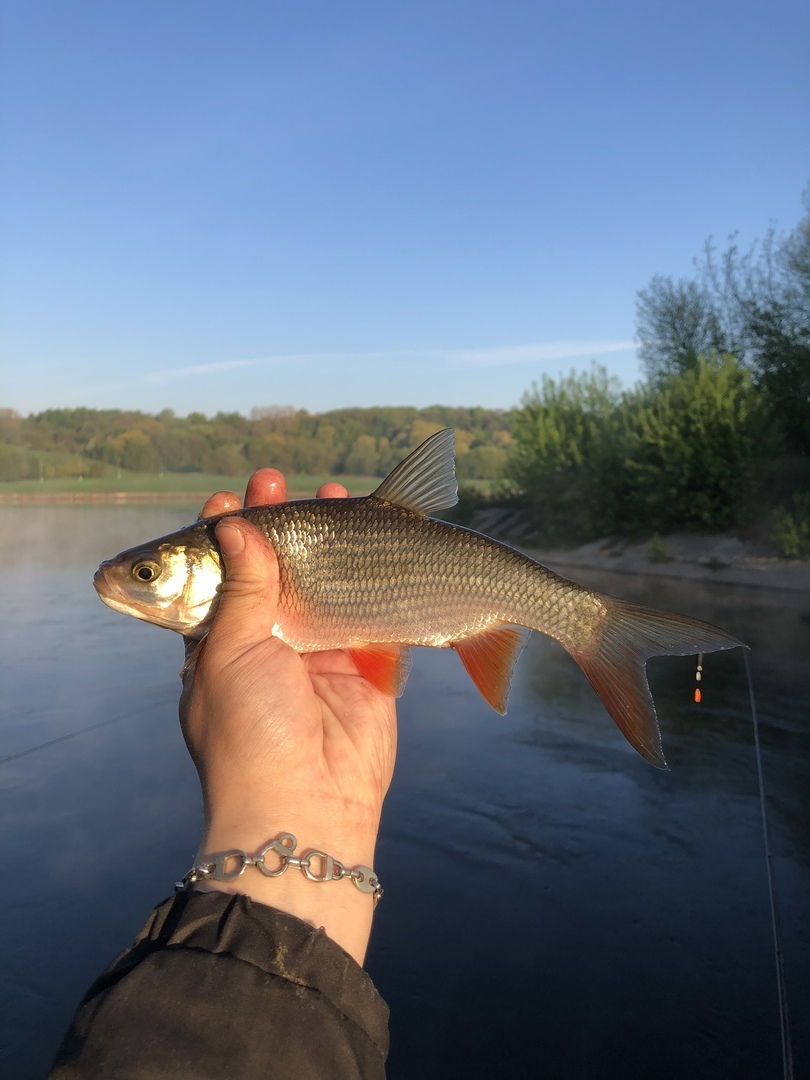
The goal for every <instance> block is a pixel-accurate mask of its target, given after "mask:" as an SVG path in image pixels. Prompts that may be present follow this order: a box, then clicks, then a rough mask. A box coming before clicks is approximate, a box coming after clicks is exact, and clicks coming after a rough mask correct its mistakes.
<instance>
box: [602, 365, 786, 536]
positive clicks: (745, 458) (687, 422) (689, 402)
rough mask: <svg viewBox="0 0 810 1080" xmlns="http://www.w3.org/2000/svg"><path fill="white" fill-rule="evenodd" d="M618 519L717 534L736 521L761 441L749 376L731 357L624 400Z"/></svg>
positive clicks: (762, 423)
mask: <svg viewBox="0 0 810 1080" xmlns="http://www.w3.org/2000/svg"><path fill="white" fill-rule="evenodd" d="M623 413H624V431H623V440H622V441H623V458H624V460H623V468H624V470H625V475H624V476H623V485H624V490H625V492H626V495H625V499H624V502H623V507H622V513H621V517H622V518H623V522H622V523H623V524H624V525H625V526H629V527H642V526H645V525H646V526H647V527H652V528H655V529H668V528H677V527H684V526H685V527H687V528H719V529H725V528H728V527H729V526H731V525H732V524H734V522H735V521H736V520H737V517H738V512H739V509H740V504H741V501H742V498H743V496H744V494H745V493H746V492H747V491H748V490H749V489H750V486H751V480H752V476H753V473H754V471H755V468H756V464H757V462H758V460H759V459H760V458H761V456H762V452H763V446H764V445H765V442H766V438H765V436H766V431H767V419H766V418H765V416H764V415H763V412H762V409H761V405H760V401H759V398H758V395H757V393H756V390H755V389H754V388H753V386H752V383H751V377H750V374H749V373H748V372H747V371H744V370H743V369H742V368H741V367H740V366H739V364H737V362H736V361H735V360H734V358H733V357H731V356H725V357H722V358H718V357H714V358H712V359H706V358H704V357H699V358H698V361H697V366H696V367H695V368H693V369H691V370H687V371H685V372H684V373H683V374H680V375H670V376H669V377H668V378H667V379H666V380H664V382H663V383H662V384H661V387H660V389H659V390H658V392H656V393H650V391H649V389H642V390H640V391H638V392H636V393H635V394H634V395H632V396H629V397H628V398H627V399H626V402H625V406H624V410H623Z"/></svg>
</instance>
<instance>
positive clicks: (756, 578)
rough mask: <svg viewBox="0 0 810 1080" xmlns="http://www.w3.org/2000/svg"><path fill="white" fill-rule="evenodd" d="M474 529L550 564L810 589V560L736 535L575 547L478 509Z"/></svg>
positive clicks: (616, 540) (562, 568)
mask: <svg viewBox="0 0 810 1080" xmlns="http://www.w3.org/2000/svg"><path fill="white" fill-rule="evenodd" d="M470 528H472V529H475V530H477V531H478V532H483V533H487V534H488V535H489V536H495V537H499V538H502V539H503V540H504V541H506V542H507V543H511V544H514V545H515V546H516V547H519V548H520V549H521V550H522V551H525V552H526V553H527V554H528V555H530V556H531V557H532V558H533V559H537V560H538V561H539V562H541V563H543V564H544V565H545V566H548V567H550V568H551V569H552V570H556V571H557V572H558V573H561V574H566V572H567V571H569V570H577V569H583V568H585V569H589V570H607V571H611V572H612V573H620V574H646V575H652V576H656V577H667V578H677V579H681V580H691V581H709V582H713V583H717V584H724V585H748V586H753V587H756V588H765V589H789V590H792V591H799V592H810V562H805V561H802V560H799V559H780V558H779V557H778V556H777V555H776V554H775V551H774V549H773V548H772V547H770V546H769V545H763V544H757V543H755V542H753V541H749V540H743V539H741V538H740V537H739V536H737V535H736V534H735V533H706V534H700V533H687V532H683V533H672V534H669V535H667V536H663V537H661V538H660V539H657V540H656V541H655V542H653V544H652V545H651V542H650V541H649V540H646V541H644V542H642V543H637V542H628V541H626V540H623V539H622V538H620V537H603V538H601V539H599V540H593V541H591V542H590V543H588V544H582V545H581V546H580V547H576V548H548V547H541V546H538V544H537V541H536V539H533V538H532V536H531V532H530V529H529V528H528V527H527V526H526V524H525V522H522V521H521V519H520V517H519V516H518V515H516V514H515V513H514V511H504V510H502V509H498V508H491V509H487V510H482V511H479V512H478V513H477V514H475V515H474V517H473V519H472V521H471V522H470Z"/></svg>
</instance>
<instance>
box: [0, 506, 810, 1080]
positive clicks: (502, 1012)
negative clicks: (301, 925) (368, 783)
mask: <svg viewBox="0 0 810 1080" xmlns="http://www.w3.org/2000/svg"><path fill="white" fill-rule="evenodd" d="M192 514H193V508H192V507H183V508H171V509H169V508H148V509H146V508H142V507H141V508H137V509H134V508H120V509H118V508H117V509H108V508H89V507H88V508H77V509H72V508H71V509H66V508H37V509H33V508H9V509H3V510H2V512H0V551H2V566H3V586H4V587H3V592H4V598H5V604H6V611H5V614H6V618H5V620H4V627H3V631H2V633H3V645H2V657H3V668H4V675H3V682H2V689H1V690H0V694H1V695H2V697H1V698H0V708H1V709H2V712H1V714H0V723H1V725H2V726H1V727H0V739H1V740H2V741H1V742H0V757H3V758H8V757H9V756H10V755H19V754H22V755H23V756H17V757H12V758H11V759H10V760H7V761H5V763H4V764H3V765H2V766H0V800H1V801H0V823H2V830H3V834H4V837H5V843H4V851H5V861H4V865H5V867H6V872H7V873H8V872H9V870H11V869H12V868H13V869H14V877H13V881H12V880H10V879H8V878H7V880H6V887H5V888H4V890H3V897H2V904H3V907H4V911H3V926H4V928H5V931H6V934H5V941H6V945H5V949H4V962H3V964H2V974H0V979H1V980H2V983H0V987H1V989H0V993H2V1000H3V1010H2V1013H3V1020H2V1024H3V1027H2V1043H1V1044H0V1052H1V1053H2V1058H0V1070H2V1072H3V1075H8V1076H14V1077H19V1078H21V1080H27V1078H29V1077H32V1078H33V1077H38V1076H41V1075H42V1074H43V1073H44V1070H45V1068H46V1065H47V1062H48V1060H49V1059H50V1056H51V1054H52V1052H53V1050H54V1048H55V1046H56V1044H57V1043H58V1040H59V1038H60V1035H61V1032H62V1030H63V1028H64V1026H65V1024H66V1023H67V1020H68V1017H69V1015H70V1012H71V1009H72V1007H73V1005H74V1003H75V1002H76V1000H77V999H78V997H79V996H80V995H81V993H82V992H83V990H84V989H85V987H86V985H87V983H88V982H89V981H90V979H91V978H92V977H93V976H94V975H95V974H96V973H97V971H98V970H99V969H100V968H101V967H102V966H103V965H104V964H105V963H106V962H107V961H108V959H109V958H110V957H111V956H112V955H113V954H114V953H115V952H117V951H118V950H120V948H122V947H123V945H124V944H126V943H127V941H128V940H129V939H131V937H132V936H133V934H134V933H135V932H136V930H137V929H138V928H139V926H140V924H141V923H142V921H143V919H144V917H145V915H146V913H147V912H148V911H149V909H150V908H151V906H152V905H153V904H154V903H155V902H156V901H158V900H160V899H162V898H163V897H164V896H165V895H167V893H168V891H169V889H170V886H171V882H172V881H174V880H175V878H176V877H177V876H178V875H179V873H181V872H182V871H183V870H185V869H186V867H187V865H188V862H189V859H190V857H191V855H192V854H193V852H194V851H195V849H196V844H197V838H198V830H199V823H200V807H199V794H198V790H197V783H196V777H195V775H194V772H193V769H192V767H191V765H190V763H189V762H188V760H187V758H186V754H185V749H184V747H183V745H182V740H181V739H180V736H179V733H178V729H177V724H176V719H175V717H176V698H177V691H178V685H179V684H178V680H177V670H178V667H179V664H180V659H181V655H180V654H181V649H180V642H179V640H177V639H175V638H174V636H173V635H170V634H168V633H167V632H164V631H160V630H156V629H154V628H152V627H147V626H144V625H141V624H138V623H136V622H135V621H134V620H128V619H125V618H122V617H121V616H119V615H116V614H115V613H113V612H110V611H108V610H107V609H106V608H103V607H102V606H101V605H100V604H99V603H98V601H97V599H96V598H95V595H94V593H93V591H92V588H91V586H90V579H91V576H92V572H93V570H94V569H95V566H96V565H97V563H98V562H99V560H100V559H101V558H104V557H107V556H109V555H110V554H112V553H113V552H115V551H117V550H119V549H120V548H122V547H125V546H129V545H130V544H131V543H133V542H135V541H137V540H140V539H144V538H146V537H149V536H154V535H158V534H159V533H161V532H166V531H169V530H170V529H172V528H174V527H176V526H177V525H179V524H182V523H183V522H184V521H187V520H189V519H190V517H191V516H192ZM579 577H580V579H581V580H586V581H587V582H588V583H589V584H594V585H598V586H599V587H601V588H605V589H607V590H608V591H612V592H616V593H618V594H620V595H623V596H625V597H628V598H629V599H635V600H639V601H643V602H645V603H650V604H654V605H657V606H662V607H671V608H674V609H677V610H682V611H686V612H689V613H692V614H695V615H697V616H699V617H702V618H705V619H709V620H710V621H712V622H717V623H719V624H721V625H723V626H725V627H727V628H728V629H730V630H732V631H733V632H735V633H737V634H738V635H739V636H740V637H742V638H743V639H745V640H746V641H747V642H748V643H749V644H750V645H751V646H752V650H753V651H752V666H753V672H754V680H755V686H756V691H757V700H758V705H759V708H760V713H761V720H762V724H763V744H764V751H765V776H766V784H767V786H768V791H769V808H770V814H771V829H772V844H773V849H774V857H775V870H776V877H777V888H778V893H779V899H780V903H781V907H782V918H783V924H784V927H783V929H784V937H785V942H784V945H785V955H786V967H787V979H788V990H789V993H790V995H791V1003H792V1017H793V1024H794V1040H795V1050H796V1059H797V1060H796V1067H797V1071H796V1075H797V1076H801V1075H807V1074H808V1072H810V1032H808V1022H807V1018H808V1003H810V942H808V926H810V917H809V913H810V904H808V900H809V899H810V895H809V894H810V830H809V829H808V820H810V805H809V804H810V783H809V781H810V765H809V764H808V762H809V761H810V724H809V723H808V710H807V702H808V700H810V664H809V663H808V660H810V595H807V594H805V595H801V594H789V593H773V592H766V591H765V590H753V589H743V588H739V589H736V588H729V587H724V586H714V587H710V586H706V585H699V584H696V583H688V584H686V583H677V582H671V581H667V582H663V581H660V582H659V581H651V580H641V579H634V578H630V577H624V576H621V577H620V576H618V575H614V576H612V577H611V576H608V575H600V576H597V575H590V579H589V576H588V575H587V574H586V573H585V572H583V573H582V574H580V575H579ZM650 675H651V683H652V687H653V693H654V696H655V698H656V701H657V704H658V708H659V713H660V715H661V718H662V727H663V730H664V746H665V751H666V753H667V758H668V760H669V763H670V766H671V769H672V771H671V772H670V773H660V772H658V771H657V770H654V769H652V768H650V767H649V766H648V765H646V764H645V763H644V762H643V761H641V759H640V758H638V757H637V756H636V755H635V753H634V752H633V751H632V750H631V749H630V748H629V747H628V746H627V745H626V743H625V742H624V740H623V739H622V737H621V736H620V735H619V733H618V732H617V731H616V729H615V728H614V726H613V725H612V724H611V722H610V721H609V719H608V718H607V717H606V715H605V713H604V712H603V710H602V708H601V706H600V705H599V703H598V701H597V700H596V698H595V697H594V695H593V693H592V691H591V690H590V688H589V687H588V685H587V684H586V683H585V681H584V679H583V677H582V676H581V675H580V673H579V671H578V670H577V668H576V667H575V665H574V664H573V662H571V661H570V660H569V658H568V657H567V656H566V655H565V654H564V653H563V652H562V650H561V649H559V648H558V647H557V646H556V645H555V643H553V642H551V641H548V640H547V639H544V638H542V637H540V636H539V635H534V636H533V638H532V641H531V643H530V645H529V648H528V649H527V650H526V653H525V654H524V657H523V659H522V661H521V664H520V666H519V669H518V674H517V677H516V680H515V685H514V688H513V692H512V698H511V701H510V710H509V715H508V716H507V717H504V718H501V717H498V716H496V715H495V714H494V713H492V712H491V711H490V710H489V709H488V708H487V706H486V705H485V704H484V703H483V702H482V701H481V700H480V699H479V698H478V696H477V694H476V693H475V691H474V690H473V688H472V686H471V684H470V683H469V680H468V679H467V677H466V675H465V674H464V672H463V670H462V669H461V666H460V664H458V662H457V660H456V659H455V657H453V656H451V655H447V654H444V653H435V652H430V651H428V650H423V651H420V653H419V654H418V656H417V657H416V663H415V666H414V672H413V674H412V676H411V680H410V683H409V686H408V690H407V692H406V695H405V697H404V699H403V701H402V703H401V707H400V757H399V762H398V767H397V774H396V777H395V781H394V785H393V788H392V791H391V795H390V797H389V800H388V803H387V806H386V814H385V819H384V825H383V834H382V838H381V842H380V847H379V852H378V858H377V866H378V869H379V871H380V874H381V877H382V878H383V880H384V883H385V885H386V897H385V901H384V903H383V905H382V906H381V908H380V910H379V913H378V917H377V925H376V927H375V933H374V938H373V942H372V948H371V951H370V955H369V960H368V965H369V968H370V971H371V973H372V975H373V977H374V979H375V981H376V983H377V985H378V986H379V988H380V989H381V991H382V993H383V995H384V996H385V997H386V999H387V1000H388V1002H389V1004H390V1005H391V1009H392V1025H391V1026H392V1042H393V1045H392V1053H391V1059H390V1065H389V1075H390V1076H391V1077H392V1078H394V1080H397V1078H401V1080H405V1078H408V1080H410V1078H413V1077H420V1078H426V1080H430V1078H434V1077H435V1078H438V1077H442V1078H447V1077H479V1076H480V1077H484V1076H487V1077H489V1076H510V1077H518V1078H520V1077H527V1078H528V1077H560V1078H566V1080H567V1078H583V1080H585V1078H587V1080H592V1078H593V1080H597V1078H598V1080H601V1078H614V1077H622V1078H627V1080H636V1078H639V1080H641V1078H647V1077H653V1076H654V1077H656V1078H659V1080H667V1078H672V1080H675V1078H678V1080H681V1078H683V1077H690V1078H700V1080H702V1078H704V1077H705V1078H709V1077H712V1078H715V1077H720V1076H723V1077H725V1076H729V1077H745V1078H748V1077H751V1078H754V1077H756V1078H761V1077H767V1076H778V1075H781V1072H780V1069H781V1066H780V1056H779V1053H780V1051H779V1028H778V1018H777V1004H776V996H775V979H774V960H773V950H772V943H771V938H770V923H769V916H768V908H767V892H766V883H765V877H764V869H763V855H762V837H761V828H760V820H759V806H758V801H757V786H756V768H755V761H754V754H753V748H752V736H751V722H750V715H749V709H748V699H747V690H746V686H745V682H744V676H743V667H742V660H741V658H740V656H739V655H738V654H737V653H731V654H724V655H718V656H710V657H707V658H706V663H705V674H704V682H703V689H704V703H703V704H702V705H701V706H699V707H696V706H695V705H694V704H693V703H692V702H691V693H692V688H693V686H694V681H693V679H694V661H693V660H692V659H690V658H686V659H683V660H681V659H672V660H668V661H655V662H653V663H651V665H650ZM99 725H101V726H99ZM80 729H82V730H83V734H80V735H78V736H76V737H74V738H67V739H65V738H64V737H65V736H69V735H71V734H72V733H73V732H76V731H77V730H80ZM58 739H62V740H63V741H58V742H56V741H52V740H58ZM49 741H51V745H48V746H46V747H45V748H44V749H41V750H38V751H37V752H35V753H32V754H26V753H25V751H26V750H28V749H30V748H32V747H35V746H39V745H41V744H44V743H48V742H49Z"/></svg>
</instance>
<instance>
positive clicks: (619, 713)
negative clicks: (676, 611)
mask: <svg viewBox="0 0 810 1080" xmlns="http://www.w3.org/2000/svg"><path fill="white" fill-rule="evenodd" d="M599 599H600V601H601V602H602V603H603V604H604V606H605V616H604V620H603V622H602V625H601V627H600V629H599V630H598V631H597V633H596V634H595V635H594V636H593V637H592V638H591V640H590V641H589V642H588V644H587V645H586V646H584V647H582V646H580V647H572V646H568V650H569V652H570V653H571V655H572V656H573V657H574V659H575V660H576V661H577V663H578V664H579V666H580V667H581V668H582V670H583V671H584V673H585V675H586V676H587V678H588V680H589V682H590V684H591V686H592V687H593V688H594V690H595V691H596V692H597V694H598V695H599V697H600V698H601V699H602V703H603V704H604V706H605V708H606V709H607V711H608V712H609V713H610V715H611V716H612V717H613V719H614V720H615V721H616V724H617V725H618V727H619V729H620V730H621V732H622V733H623V734H624V736H625V737H626V738H627V740H628V741H629V742H630V743H631V744H632V745H633V746H634V747H635V748H636V750H638V752H639V753H640V754H641V755H642V757H645V758H646V759H647V761H649V762H650V763H651V764H652V765H656V766H657V767H658V768H659V769H666V767H667V763H666V761H665V760H664V754H663V751H662V749H661V732H660V731H659V728H658V718H657V717H656V715H655V705H654V704H653V699H652V694H651V693H650V687H649V685H648V683H647V673H646V670H645V665H646V662H647V660H648V658H649V657H651V656H689V655H690V654H692V653H701V652H704V653H706V652H717V651H719V650H721V649H733V648H735V647H736V646H738V645H739V646H742V647H743V648H747V646H746V645H745V644H744V643H743V642H742V641H739V640H738V639H737V638H735V637H732V635H731V634H727V633H726V632H725V630H720V629H719V628H718V627H716V626H711V625H710V624H709V623H704V622H700V621H699V620H698V619H690V618H689V617H688V616H686V615H671V614H670V613H669V612H666V611H656V610H655V609H654V608H647V607H639V606H638V605H636V604H629V603H627V602H626V601H624V600H617V599H615V598H614V597H612V596H600V597H599Z"/></svg>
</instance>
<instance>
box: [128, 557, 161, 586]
mask: <svg viewBox="0 0 810 1080" xmlns="http://www.w3.org/2000/svg"><path fill="white" fill-rule="evenodd" d="M131 573H132V576H133V577H134V578H136V579H137V580H138V581H146V582H149V581H154V580H155V579H156V578H158V577H160V566H159V565H158V563H156V562H155V561H154V560H153V559H139V561H138V562H136V563H133V564H132V570H131Z"/></svg>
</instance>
